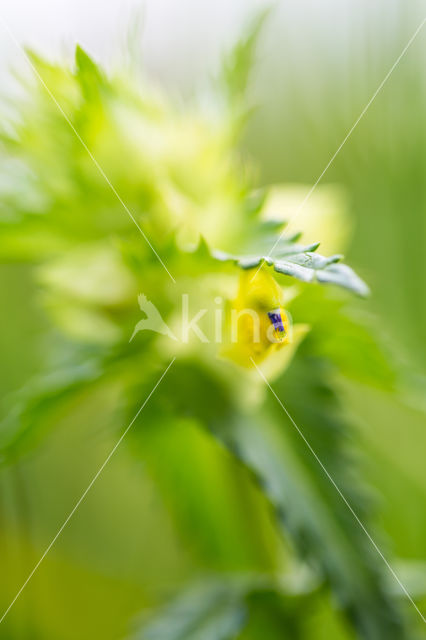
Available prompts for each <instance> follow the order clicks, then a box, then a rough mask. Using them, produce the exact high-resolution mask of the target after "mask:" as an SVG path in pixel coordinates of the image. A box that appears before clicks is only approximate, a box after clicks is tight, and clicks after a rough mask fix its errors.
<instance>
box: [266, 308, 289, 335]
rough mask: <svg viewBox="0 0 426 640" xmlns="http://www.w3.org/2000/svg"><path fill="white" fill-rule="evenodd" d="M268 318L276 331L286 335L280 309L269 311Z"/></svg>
mask: <svg viewBox="0 0 426 640" xmlns="http://www.w3.org/2000/svg"><path fill="white" fill-rule="evenodd" d="M268 316H269V319H270V321H271V322H272V324H273V326H274V329H275V331H278V332H279V333H285V329H284V323H283V319H282V316H281V311H280V309H273V310H272V311H268Z"/></svg>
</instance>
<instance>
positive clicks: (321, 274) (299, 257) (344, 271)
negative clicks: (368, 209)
mask: <svg viewBox="0 0 426 640" xmlns="http://www.w3.org/2000/svg"><path fill="white" fill-rule="evenodd" d="M273 246H274V243H273V242H271V243H270V244H269V249H271V248H272V247H273ZM318 247H319V243H315V244H312V245H308V246H305V247H302V246H300V245H297V244H296V243H294V242H293V241H292V239H290V240H287V239H286V240H283V241H281V243H280V245H279V248H278V249H277V250H276V251H274V253H275V254H276V255H275V256H274V257H272V256H270V255H266V254H259V253H242V254H239V255H233V254H230V253H226V252H224V251H217V250H214V251H212V255H213V257H214V258H216V259H217V260H220V261H223V262H226V261H232V262H234V263H235V264H237V265H238V266H239V267H240V268H241V269H255V268H258V267H259V266H260V265H261V264H266V265H268V266H272V267H273V268H274V270H275V271H276V272H277V273H282V274H283V275H286V276H290V277H292V278H296V279H297V280H301V281H302V282H319V283H320V284H335V285H337V286H339V287H343V288H344V289H348V290H349V291H352V292H354V293H357V294H358V295H360V296H367V295H368V293H369V289H368V286H367V285H366V284H365V282H364V281H363V280H361V278H360V277H359V276H357V274H356V273H355V272H354V271H353V269H351V268H350V267H348V266H347V265H345V264H337V263H338V262H339V261H340V260H341V259H342V256H340V255H334V256H330V257H328V258H326V257H324V256H322V255H319V254H317V253H314V251H316V249H317V248H318Z"/></svg>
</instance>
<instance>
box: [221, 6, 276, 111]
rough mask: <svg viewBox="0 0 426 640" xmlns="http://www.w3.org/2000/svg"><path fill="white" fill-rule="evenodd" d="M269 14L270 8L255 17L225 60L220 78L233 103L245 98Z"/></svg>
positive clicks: (228, 97)
mask: <svg viewBox="0 0 426 640" xmlns="http://www.w3.org/2000/svg"><path fill="white" fill-rule="evenodd" d="M268 14H269V9H265V10H263V11H261V12H259V13H258V14H257V15H256V16H255V17H254V18H253V20H252V21H251V23H250V24H249V26H248V29H247V32H246V34H245V35H244V36H243V37H242V38H241V39H240V40H239V42H238V43H237V44H236V45H235V47H234V48H233V49H232V50H231V51H230V53H229V54H228V55H227V56H226V58H225V59H224V61H223V64H222V71H221V75H220V80H221V84H222V86H223V88H224V92H225V95H226V97H227V99H228V101H229V102H230V103H231V104H233V103H238V102H241V101H242V100H243V99H244V96H245V92H246V90H247V86H248V82H249V78H250V72H251V70H252V68H253V63H254V57H255V50H256V46H257V42H258V39H259V35H260V33H261V31H262V28H263V25H264V23H265V20H266V18H267V16H268Z"/></svg>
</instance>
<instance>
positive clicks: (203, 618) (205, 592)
mask: <svg viewBox="0 0 426 640" xmlns="http://www.w3.org/2000/svg"><path fill="white" fill-rule="evenodd" d="M243 594H244V584H243V585H240V584H238V583H237V584H227V583H226V582H225V583H224V582H212V583H201V584H199V585H197V586H195V587H193V588H192V589H190V590H188V591H187V592H185V593H184V594H183V595H182V596H181V597H180V598H178V599H177V600H176V601H174V602H172V603H171V604H170V605H169V606H168V607H166V608H165V610H164V611H163V612H161V613H160V614H159V615H158V616H157V617H156V618H155V619H154V620H153V621H152V622H151V623H150V624H148V625H146V626H144V628H143V629H142V630H141V631H140V633H137V634H136V635H135V636H133V640H231V639H232V638H235V635H236V634H237V633H238V631H239V630H240V629H241V627H242V625H243V624H244V621H245V616H246V612H245V607H244V601H243Z"/></svg>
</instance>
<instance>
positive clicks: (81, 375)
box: [0, 361, 102, 464]
mask: <svg viewBox="0 0 426 640" xmlns="http://www.w3.org/2000/svg"><path fill="white" fill-rule="evenodd" d="M101 373H102V370H101V368H100V367H99V363H97V362H93V361H89V362H86V363H84V364H79V365H75V366H70V367H68V368H66V369H62V370H60V371H55V372H52V373H50V374H49V375H46V376H43V377H39V378H36V379H35V380H34V381H33V382H32V383H31V384H28V385H27V386H26V387H25V388H24V389H23V390H22V391H21V392H19V393H17V394H16V395H15V397H13V398H10V400H9V402H8V407H9V411H8V412H7V416H6V417H5V418H4V419H3V420H2V421H0V464H7V463H10V462H11V461H12V460H14V459H15V458H16V457H18V456H20V455H22V453H23V452H24V451H26V450H28V448H30V447H31V446H33V445H34V443H35V442H38V441H39V440H40V439H41V438H42V436H43V435H44V434H45V432H46V431H47V430H48V428H49V425H50V424H51V422H52V420H51V419H52V416H53V414H54V412H55V411H58V410H60V409H61V408H62V407H63V406H64V403H65V402H66V401H67V400H69V399H71V398H73V397H74V396H75V395H76V394H78V393H80V392H81V391H83V390H85V389H87V388H89V386H90V385H91V384H93V383H94V382H96V381H97V380H98V379H99V377H100V375H101Z"/></svg>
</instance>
